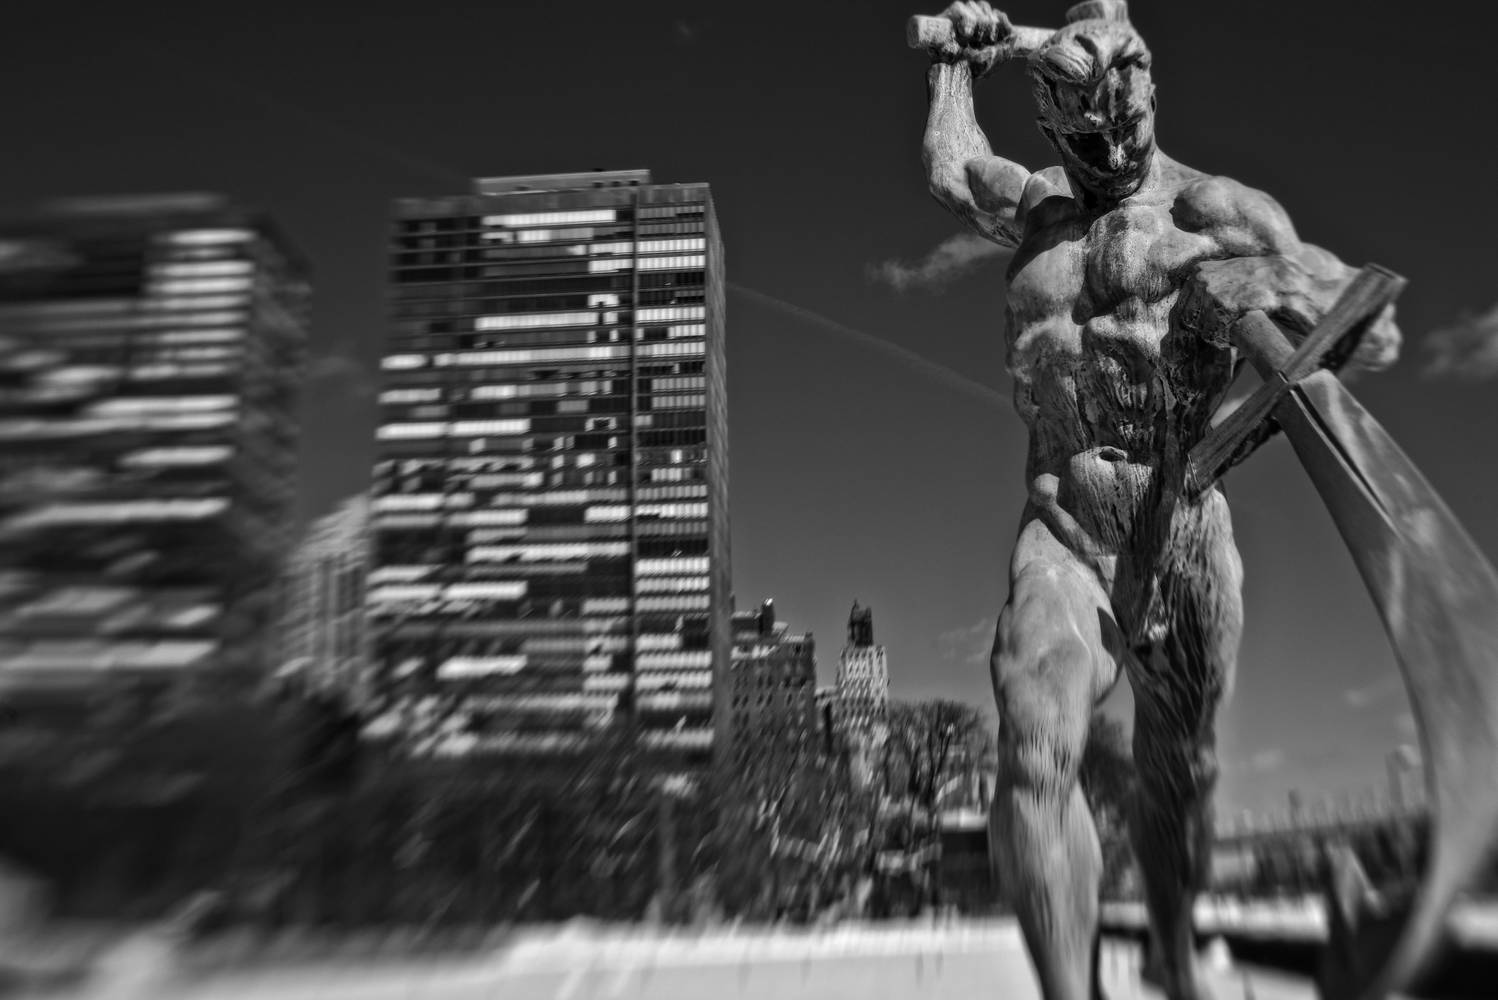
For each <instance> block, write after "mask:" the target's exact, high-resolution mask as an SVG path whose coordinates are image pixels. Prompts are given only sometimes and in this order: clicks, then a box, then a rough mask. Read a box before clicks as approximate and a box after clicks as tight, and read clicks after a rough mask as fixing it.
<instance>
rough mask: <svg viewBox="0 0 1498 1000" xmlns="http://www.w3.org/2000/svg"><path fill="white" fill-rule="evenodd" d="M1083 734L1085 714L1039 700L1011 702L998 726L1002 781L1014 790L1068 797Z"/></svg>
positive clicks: (1084, 739) (1084, 742)
mask: <svg viewBox="0 0 1498 1000" xmlns="http://www.w3.org/2000/svg"><path fill="white" fill-rule="evenodd" d="M1079 714H1080V716H1081V718H1078V716H1079ZM1086 733H1087V717H1086V712H1085V711H1083V712H1081V713H1078V712H1077V711H1075V710H1074V709H1072V708H1071V707H1069V706H1067V705H1064V704H1059V703H1057V702H1056V701H1054V700H1051V699H1046V698H1041V697H1018V698H1016V699H1014V701H1013V702H1011V706H1010V711H1009V712H1007V713H1005V714H1004V715H1003V716H1002V717H1001V720H1000V723H999V736H1000V739H1001V740H1002V742H1003V746H1004V771H1005V772H1006V773H1005V775H1004V779H1005V780H1006V782H1007V783H1008V784H1009V785H1011V786H1013V787H1020V788H1030V789H1035V790H1040V791H1049V792H1054V793H1056V794H1058V795H1060V794H1069V793H1070V791H1071V788H1072V786H1073V785H1074V784H1075V783H1076V780H1077V773H1078V771H1079V770H1080V768H1081V765H1082V751H1083V749H1084V748H1085V746H1086Z"/></svg>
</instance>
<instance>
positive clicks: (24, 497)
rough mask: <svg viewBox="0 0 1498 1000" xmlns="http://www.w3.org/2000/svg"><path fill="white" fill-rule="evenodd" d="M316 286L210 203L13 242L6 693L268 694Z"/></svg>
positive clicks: (8, 306) (2, 319)
mask: <svg viewBox="0 0 1498 1000" xmlns="http://www.w3.org/2000/svg"><path fill="white" fill-rule="evenodd" d="M309 296H310V286H309V284H308V276H307V271H306V268H305V267H304V265H303V264H302V263H301V261H300V258H299V257H298V255H297V253H296V252H295V251H294V250H293V249H292V247H291V246H290V245H289V244H288V243H287V241H286V240H285V239H284V238H283V237H282V236H281V235H280V234H279V232H278V231H277V230H276V228H275V227H274V226H273V225H272V223H271V222H270V220H269V219H267V218H266V217H265V216H264V215H262V214H260V213H258V212H253V211H249V210H247V209H244V208H241V207H239V206H236V205H234V204H232V203H230V202H228V201H226V200H225V199H223V198H220V197H217V196H212V195H169V196H160V197H133V198H109V199H89V200H74V201H69V202H63V203H57V204H55V205H52V206H49V207H47V208H45V209H43V210H41V211H38V212H37V213H35V214H33V215H30V216H27V217H25V218H17V219H12V220H9V221H6V222H3V223H0V685H3V686H4V688H6V689H7V691H8V693H9V694H12V695H14V694H15V693H16V692H17V691H29V692H36V693H41V692H44V691H50V692H59V691H60V692H63V693H64V694H65V696H66V695H69V694H76V693H77V692H78V691H79V690H80V689H87V690H97V689H98V684H99V682H101V681H107V680H111V679H119V680H132V681H137V682H142V683H147V684H150V683H153V682H154V683H157V684H167V683H170V682H172V681H174V680H176V679H179V678H184V677H188V676H194V677H202V676H205V672H207V671H217V672H218V674H217V676H219V677H228V676H233V677H238V678H241V679H255V678H259V677H262V676H263V671H264V670H265V669H266V668H267V667H268V661H269V650H268V649H267V644H266V637H267V635H268V633H269V631H270V630H269V629H268V628H267V625H268V624H269V623H270V621H271V616H272V613H273V594H274V590H275V583H276V579H277V576H278V574H279V572H280V569H281V560H282V558H283V556H284V553H285V550H286V547H287V545H288V542H289V538H288V524H289V523H290V518H289V517H288V514H289V510H290V505H291V502H292V498H293V492H294V489H295V471H296V469H295V464H296V452H297V441H298V424H297V417H296V408H297V402H298V392H299V388H300V381H301V373H302V368H303V358H304V354H305V341H306V337H307V322H308V300H309Z"/></svg>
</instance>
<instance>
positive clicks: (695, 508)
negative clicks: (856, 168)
mask: <svg viewBox="0 0 1498 1000" xmlns="http://www.w3.org/2000/svg"><path fill="white" fill-rule="evenodd" d="M391 241H392V272H391V278H392V281H391V297H392V307H393V311H394V316H393V329H392V332H391V335H390V338H389V344H388V350H387V353H386V355H385V358H384V361H383V369H384V375H383V383H384V384H383V391H382V392H381V394H380V409H381V416H380V426H379V431H378V439H377V442H376V450H377V461H376V466H375V473H374V482H373V488H372V493H371V530H372V537H373V548H372V562H371V567H370V576H369V590H368V608H369V612H370V615H371V627H372V630H373V644H374V657H375V662H376V669H377V675H378V678H379V684H380V687H381V689H382V693H383V694H384V696H385V699H386V703H387V705H388V706H389V711H390V712H392V713H395V714H396V715H400V713H402V712H407V711H415V712H418V713H420V714H422V716H423V718H426V719H428V720H433V719H435V720H437V721H436V725H437V728H438V729H439V730H440V732H441V734H442V735H441V738H440V739H438V740H436V741H434V742H433V743H432V747H433V749H434V751H435V752H439V753H453V754H461V753H471V752H486V751H488V752H517V753H540V754H545V753H550V752H555V751H559V750H565V749H567V748H571V747H577V746H581V745H584V744H585V743H586V742H587V738H588V736H589V734H590V733H593V732H597V731H598V730H600V729H602V728H604V727H607V726H609V725H611V724H614V723H616V722H620V721H624V720H628V721H630V722H632V723H633V724H635V725H637V726H638V727H639V729H640V731H641V734H642V739H643V741H644V742H645V743H646V745H647V746H648V747H652V748H655V749H659V750H661V751H665V752H668V753H670V754H678V755H684V756H685V757H686V758H689V759H691V760H705V759H706V758H707V756H708V755H709V754H710V752H711V751H712V750H713V747H714V739H713V732H714V721H715V719H722V718H724V717H725V714H724V713H725V712H726V707H727V706H726V704H725V699H726V685H725V684H724V683H722V679H723V678H724V677H725V676H726V674H727V670H728V664H729V650H730V643H731V638H730V622H729V617H730V614H731V598H730V593H729V583H728V580H729V576H728V565H729V559H728V495H727V489H728V443H727V410H726V398H725V375H726V373H725V369H724V365H725V357H724V315H723V247H722V241H721V239H720V237H719V233H718V227H717V220H716V216H715V215H714V212H713V203H712V197H711V194H710V192H709V190H708V187H707V185H705V184H654V183H652V182H651V178H650V175H649V173H648V172H647V171H643V170H635V171H614V172H602V171H595V172H591V173H583V174H554V175H542V176H534V177H509V178H488V179H480V180H478V181H476V182H475V188H474V191H473V193H471V194H467V195H460V196H456V197H446V198H420V199H405V200H402V201H400V202H398V203H397V204H396V207H395V218H394V222H393V230H392V233H391ZM396 728H397V729H398V728H399V726H396Z"/></svg>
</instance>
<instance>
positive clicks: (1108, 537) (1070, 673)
mask: <svg viewBox="0 0 1498 1000" xmlns="http://www.w3.org/2000/svg"><path fill="white" fill-rule="evenodd" d="M941 19H942V20H944V21H945V22H947V23H948V24H950V29H947V30H945V31H944V32H943V30H942V29H943V27H944V26H938V29H937V31H936V34H937V35H938V36H940V35H941V34H943V33H945V34H946V35H947V37H946V38H945V40H943V39H941V38H940V37H937V38H935V39H932V40H931V41H934V43H935V44H932V45H930V48H931V51H932V55H933V61H932V65H931V68H930V74H929V77H928V80H929V85H930V117H929V119H928V124H927V128H926V136H925V162H926V165H927V170H928V177H929V183H930V187H931V192H932V194H933V195H935V197H936V198H937V200H938V201H940V202H941V203H942V204H943V205H945V206H946V207H947V208H948V209H949V210H951V211H952V213H953V214H955V215H956V216H957V217H958V218H959V219H961V220H962V221H963V222H964V223H966V224H967V225H968V226H970V227H971V228H972V229H973V230H975V231H976V232H978V233H980V234H981V235H983V236H985V237H987V238H988V239H991V240H993V241H995V242H997V243H1001V244H1003V245H1005V246H1010V247H1013V248H1015V253H1014V258H1013V262H1012V264H1011V265H1010V267H1009V273H1008V278H1009V299H1008V314H1007V337H1008V348H1009V371H1010V373H1011V375H1012V376H1013V378H1014V385H1015V407H1016V409H1017V410H1018V411H1019V414H1020V416H1021V418H1022V419H1023V420H1024V421H1025V423H1026V425H1027V426H1028V427H1029V429H1030V447H1029V454H1028V459H1027V462H1026V473H1025V479H1026V483H1027V484H1028V490H1029V502H1028V504H1027V505H1026V508H1025V512H1024V515H1023V519H1022V522H1021V525H1020V529H1019V537H1018V541H1017V542H1016V544H1015V548H1014V554H1013V560H1012V563H1011V567H1010V593H1009V599H1008V603H1007V604H1006V605H1005V607H1004V609H1003V611H1002V613H1001V614H1000V617H999V625H998V633H997V637H996V640H995V644H994V651H993V657H992V673H993V684H994V693H995V697H996V698H997V700H998V706H999V712H1000V718H1001V723H1000V726H1001V728H1000V742H1001V747H1002V749H1001V754H1002V758H1001V772H1000V783H999V788H998V792H997V794H996V796H995V808H994V814H993V827H994V833H995V837H996V840H997V843H996V851H997V856H998V858H999V859H1000V865H1001V874H1002V876H1003V878H1004V881H1005V883H1006V884H1007V885H1008V886H1009V889H1010V892H1011V895H1012V898H1013V902H1014V905H1015V907H1016V909H1017V913H1018V917H1019V921H1020V924H1021V927H1022V929H1023V931H1024V935H1025V940H1026V942H1027V944H1028V946H1029V949H1030V952H1031V955H1032V957H1033V959H1034V962H1035V966H1036V970H1037V972H1038V975H1039V978H1040V982H1041V986H1042V989H1043V991H1044V993H1045V995H1046V997H1047V998H1048V1000H1088V998H1091V997H1094V996H1097V995H1098V983H1097V954H1098V929H1097V928H1098V897H1097V887H1098V878H1099V874H1100V866H1101V858H1100V853H1099V847H1098V841H1097V835H1096V832H1095V831H1094V828H1093V824H1092V818H1091V816H1090V814H1089V811H1088V806H1087V803H1086V801H1085V799H1084V797H1083V794H1082V791H1081V789H1080V788H1079V787H1078V784H1077V768H1078V763H1079V761H1080V760H1081V756H1082V751H1083V747H1084V743H1085V740H1086V735H1087V731H1088V721H1089V718H1090V716H1091V714H1092V712H1093V711H1094V709H1095V707H1096V706H1097V704H1098V703H1099V701H1101V699H1102V698H1103V697H1104V696H1105V695H1106V694H1107V693H1108V692H1109V691H1110V690H1111V689H1112V687H1113V685H1114V683H1115V682H1116V680H1117V679H1118V676H1119V671H1120V670H1125V671H1127V672H1128V675H1129V680H1130V683H1131V685H1132V687H1133V689H1134V695H1135V701H1136V706H1137V708H1136V722H1135V735H1134V754H1135V759H1136V761H1137V764H1138V768H1139V780H1140V795H1139V800H1138V802H1137V808H1136V815H1135V816H1134V817H1133V822H1132V824H1131V835H1132V839H1133V843H1134V846H1135V853H1136V856H1137V858H1138V860H1139V862H1140V866H1141V869H1142V872H1143V876H1144V882H1145V887H1146V896H1147V902H1148V909H1149V913H1150V918H1151V924H1152V929H1153V947H1152V948H1151V949H1150V954H1151V956H1152V966H1153V967H1152V968H1151V969H1150V970H1149V972H1148V975H1149V977H1150V978H1151V979H1152V980H1153V981H1155V982H1156V983H1158V984H1159V985H1160V986H1161V987H1162V988H1163V989H1164V991H1165V992H1166V994H1167V995H1168V996H1170V997H1171V998H1173V1000H1199V998H1203V997H1205V996H1207V995H1208V990H1207V987H1206V984H1205V982H1204V981H1203V979H1202V977H1201V975H1200V974H1199V971H1198V968H1197V964H1196V957H1195V951H1194V947H1193V930H1192V923H1191V919H1192V917H1191V914H1192V906H1193V903H1194V901H1195V899H1196V896H1197V893H1198V892H1199V890H1200V889H1201V888H1202V881H1203V878H1204V875H1205V872H1206V865H1207V861H1208V854H1209V849H1210V837H1211V831H1212V808H1211V802H1212V793H1213V787H1214V785H1215V784H1216V781H1217V774H1218V765H1217V758H1216V753H1215V748H1214V743H1215V724H1216V713H1217V711H1218V708H1219V706H1220V705H1221V703H1222V700H1223V698H1224V697H1225V696H1226V694H1227V693H1228V690H1229V688H1230V686H1231V684H1232V679H1233V671H1234V667H1235V663H1236V660H1237V655H1238V645H1239V637H1240V634H1241V631H1242V626H1243V616H1242V601H1241V593H1240V591H1241V582H1242V569H1241V565H1240V562H1239V557H1238V552H1237V549H1236V547H1235V546H1234V542H1233V532H1232V525H1231V522H1230V519H1229V516H1228V507H1227V502H1226V500H1225V499H1224V497H1223V494H1222V492H1221V491H1220V490H1219V489H1218V488H1216V486H1215V485H1212V484H1210V483H1209V484H1207V485H1206V488H1205V489H1203V490H1201V491H1200V492H1199V493H1198V492H1195V491H1191V490H1187V489H1186V488H1185V484H1186V481H1187V477H1186V473H1187V468H1188V459H1189V456H1190V453H1191V450H1192V449H1193V447H1195V446H1197V445H1198V444H1199V443H1200V442H1202V440H1203V439H1204V438H1205V437H1206V435H1207V433H1208V431H1209V428H1210V421H1211V418H1212V416H1213V414H1214V412H1215V411H1216V409H1217V407H1218V406H1219V404H1220V403H1221V402H1222V401H1223V398H1224V395H1225V394H1226V392H1227V390H1228V388H1229V387H1230V385H1231V383H1232V381H1233V378H1234V375H1235V372H1236V367H1237V366H1238V365H1240V364H1242V363H1243V360H1242V357H1241V356H1240V354H1239V353H1238V352H1237V351H1235V347H1237V346H1238V345H1236V344H1235V343H1234V342H1233V340H1232V330H1233V328H1234V325H1235V324H1236V323H1237V321H1238V320H1240V319H1241V318H1242V317H1244V316H1245V315H1247V314H1249V313H1251V312H1253V311H1262V312H1264V313H1265V314H1267V315H1268V316H1269V317H1270V318H1272V319H1273V320H1274V321H1276V322H1277V323H1278V324H1280V325H1281V326H1283V327H1286V328H1288V329H1289V330H1291V331H1297V332H1300V333H1302V334H1304V333H1308V332H1309V331H1310V330H1311V329H1312V328H1313V327H1314V326H1315V325H1316V324H1317V323H1318V322H1319V321H1320V320H1321V319H1322V318H1323V316H1324V315H1325V314H1326V313H1327V311H1328V310H1329V309H1330V308H1331V307H1332V305H1333V304H1334V303H1335V302H1336V301H1337V299H1338V297H1339V296H1340V295H1341V294H1342V293H1343V291H1344V290H1345V289H1347V287H1348V286H1349V285H1350V284H1351V282H1352V281H1353V279H1354V277H1355V276H1356V274H1357V272H1356V271H1355V270H1354V269H1353V268H1350V267H1348V266H1346V265H1345V264H1343V263H1342V262H1341V261H1339V260H1338V259H1337V258H1336V257H1334V256H1333V255H1331V254H1330V253H1328V252H1326V251H1325V250H1322V249H1320V248H1318V247H1315V246H1312V245H1310V244H1308V243H1304V242H1302V241H1301V240H1300V238H1299V237H1298V236H1297V235H1296V233H1295V229H1294V227H1293V226H1292V225H1291V222H1290V219H1289V216H1287V215H1286V214H1285V211H1284V210H1283V209H1282V208H1281V207H1280V206H1279V205H1278V204H1276V203H1275V202H1274V200H1273V199H1271V198H1270V197H1269V196H1267V195H1265V194H1263V193H1261V192H1259V191H1255V190H1252V189H1250V188H1248V187H1245V186H1244V185H1242V184H1239V183H1237V182H1235V181H1233V180H1230V179H1228V178H1226V177H1221V176H1215V175H1211V174H1206V173H1202V172H1201V171H1198V170H1194V169H1192V168H1191V167H1188V166H1185V165H1184V164H1181V163H1179V162H1177V161H1175V160H1173V159H1171V158H1170V157H1169V156H1167V155H1166V154H1165V153H1164V152H1163V151H1161V150H1160V149H1159V148H1158V146H1157V145H1156V142H1155V107H1156V102H1155V88H1154V84H1153V83H1152V82H1151V78H1150V53H1149V50H1148V49H1147V48H1146V46H1145V43H1144V40H1143V39H1142V38H1141V37H1140V36H1139V34H1138V32H1136V31H1135V30H1134V28H1133V27H1132V26H1131V25H1130V23H1129V21H1128V17H1127V11H1126V6H1125V4H1124V3H1123V2H1120V0H1094V2H1090V3H1084V4H1080V5H1078V6H1076V7H1074V8H1073V9H1072V10H1071V11H1070V12H1069V14H1068V17H1067V22H1068V23H1067V24H1066V26H1065V27H1063V28H1061V29H1060V30H1058V31H1055V32H1050V31H1037V30H1035V29H1016V28H1014V27H1013V26H1012V25H1011V24H1010V23H1009V21H1008V19H1007V18H1006V17H1005V16H1004V15H1003V14H1002V13H1000V12H998V11H995V10H994V9H993V8H991V7H990V6H989V5H988V4H987V3H985V2H983V0H976V2H959V3H955V4H953V5H952V6H951V7H949V8H948V9H947V10H946V11H945V12H944V13H943V14H942V15H941ZM1018 55H1024V56H1027V57H1028V71H1029V78H1030V83H1031V87H1032V90H1033V94H1034V98H1035V101H1036V103H1037V105H1038V106H1039V111H1040V117H1039V125H1040V129H1041V131H1042V132H1043V133H1044V134H1045V136H1046V138H1047V139H1048V140H1049V141H1050V143H1051V145H1052V146H1053V147H1054V149H1055V150H1056V153H1057V155H1058V156H1059V158H1060V161H1061V163H1060V165H1059V166H1052V167H1047V168H1044V169H1041V170H1035V171H1032V170H1030V169H1028V168H1026V167H1023V166H1021V165H1019V164H1017V163H1015V162H1013V161H1011V160H1008V159H1005V158H1004V157H1002V156H996V155H994V153H993V151H992V150H991V149H990V147H989V143H988V140H987V138H985V136H984V134H983V132H982V130H981V129H980V128H979V127H978V123H977V121H976V120H975V118H974V115H973V104H972V84H973V81H974V80H975V79H977V78H978V77H981V76H982V75H983V74H985V73H986V72H988V71H989V70H990V69H991V68H993V66H994V65H996V64H997V63H998V62H1000V61H1002V60H1003V59H1005V58H1011V57H1014V56H1018ZM1361 333H1362V339H1361V342H1360V343H1359V345H1358V347H1357V348H1356V351H1355V353H1354V355H1353V357H1352V358H1351V359H1350V363H1351V364H1353V365H1357V366H1360V367H1364V368H1380V367H1384V366H1386V365H1388V364H1390V363H1391V362H1392V361H1393V360H1394V358H1395V355H1396V354H1397V351H1398V347H1399V342H1400V335H1399V331H1398V330H1397V328H1396V327H1395V324H1394V320H1393V311H1392V307H1389V308H1385V309H1384V310H1383V311H1382V313H1381V314H1380V315H1379V316H1378V317H1377V318H1376V319H1375V320H1374V321H1373V322H1371V323H1369V324H1367V328H1366V329H1365V330H1363V331H1361Z"/></svg>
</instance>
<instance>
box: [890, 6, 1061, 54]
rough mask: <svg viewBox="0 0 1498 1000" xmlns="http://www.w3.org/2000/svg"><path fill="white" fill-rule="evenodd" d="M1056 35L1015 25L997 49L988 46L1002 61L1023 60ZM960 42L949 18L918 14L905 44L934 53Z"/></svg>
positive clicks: (908, 28)
mask: <svg viewBox="0 0 1498 1000" xmlns="http://www.w3.org/2000/svg"><path fill="white" fill-rule="evenodd" d="M1055 33H1056V32H1055V31H1053V30H1052V29H1050V28H1026V27H1023V26H1021V25H1018V24H1016V25H1015V26H1014V31H1013V33H1012V34H1011V35H1010V36H1009V37H1008V38H1006V39H1004V40H1003V41H1002V42H1000V43H999V44H997V45H992V46H988V47H989V48H992V49H997V50H999V58H1000V59H1001V60H1003V59H1015V58H1024V57H1025V56H1028V55H1029V54H1030V53H1032V52H1034V51H1035V50H1036V49H1038V48H1040V47H1041V46H1042V45H1044V44H1045V42H1046V40H1047V39H1048V38H1050V37H1051V36H1052V35H1054V34H1055ZM956 40H957V29H956V28H954V27H953V26H952V21H951V19H950V18H946V17H924V16H922V15H920V14H917V15H916V16H915V17H912V18H911V19H910V20H909V21H908V22H906V24H905V41H906V43H907V44H908V45H909V46H910V47H911V48H913V49H924V50H925V51H927V52H934V51H936V50H937V49H943V48H946V47H947V46H949V45H951V44H952V43H954V42H955V41H956Z"/></svg>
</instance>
